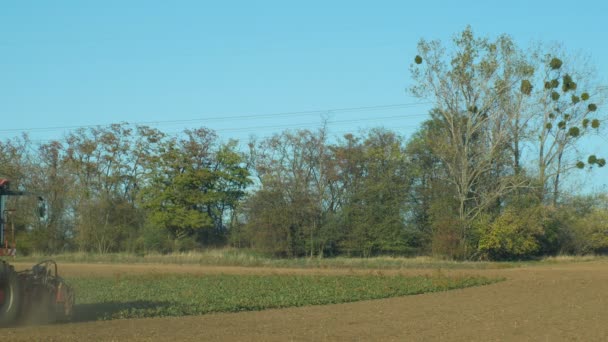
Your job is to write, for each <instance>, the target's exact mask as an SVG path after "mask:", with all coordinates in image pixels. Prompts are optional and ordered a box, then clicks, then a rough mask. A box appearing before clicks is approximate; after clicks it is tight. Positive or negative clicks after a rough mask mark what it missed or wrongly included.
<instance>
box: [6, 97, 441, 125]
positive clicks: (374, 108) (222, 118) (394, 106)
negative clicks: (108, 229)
mask: <svg viewBox="0 0 608 342" xmlns="http://www.w3.org/2000/svg"><path fill="white" fill-rule="evenodd" d="M431 103H432V102H414V103H402V104H391V105H377V106H362V107H345V108H332V109H323V110H311V111H295V112H279V113H269V114H251V115H231V116H218V117H210V118H200V119H185V120H159V121H136V122H127V124H129V125H155V126H156V125H167V124H187V123H194V122H201V121H205V122H209V121H216V122H217V121H229V120H230V121H232V120H239V119H240V120H242V119H261V118H272V117H281V116H300V115H320V114H331V113H345V112H361V111H378V110H389V109H403V108H410V107H415V106H420V105H427V104H431ZM101 126H106V125H101V124H92V125H79V126H53V127H34V128H8V129H2V130H0V133H15V132H43V131H54V130H66V129H80V128H94V127H101Z"/></svg>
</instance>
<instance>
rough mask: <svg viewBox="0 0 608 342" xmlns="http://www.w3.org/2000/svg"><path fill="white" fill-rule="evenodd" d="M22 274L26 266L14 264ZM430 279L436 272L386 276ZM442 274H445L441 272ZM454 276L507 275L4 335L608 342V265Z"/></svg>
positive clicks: (106, 270) (123, 268)
mask: <svg viewBox="0 0 608 342" xmlns="http://www.w3.org/2000/svg"><path fill="white" fill-rule="evenodd" d="M18 266H21V267H24V265H18ZM61 270H62V271H63V274H65V275H98V276H115V275H117V274H134V273H167V272H172V273H176V272H177V273H194V274H199V273H200V274H209V273H230V274H254V273H255V274H283V273H315V274H318V273H321V274H330V273H331V274H335V273H353V272H354V273H370V272H371V273H374V272H376V273H378V272H380V271H353V270H331V269H314V270H309V269H274V268H243V267H208V266H194V265H191V266H175V265H106V264H63V265H61ZM397 272H398V273H406V274H420V273H427V274H428V273H434V272H437V271H436V270H406V271H381V273H397ZM443 272H445V271H443ZM447 272H448V273H453V274H480V275H487V276H503V277H506V278H507V280H506V281H503V282H500V283H497V284H493V285H488V286H482V287H476V288H467V289H461V290H453V291H448V292H441V293H430V294H423V295H416V296H407V297H399V298H389V299H382V300H373V301H363V302H356V303H348V304H338V305H325V306H309V307H302V308H291V309H277V310H267V311H260V312H244V313H228V314H211V315H205V316H191V317H178V318H152V319H129V320H115V321H98V322H87V323H72V324H56V325H46V326H36V327H21V328H5V329H0V336H2V337H4V338H8V339H9V340H10V341H18V340H28V341H41V340H44V341H90V340H95V341H97V340H103V341H117V340H121V341H122V340H129V341H134V340H144V341H148V340H150V341H160V340H174V341H182V340H192V341H200V340H216V341H226V340H234V341H250V340H256V341H300V340H303V341H309V340H310V341H312V340H314V341H334V340H349V341H350V340H355V341H370V340H371V341H410V340H416V341H418V340H420V341H563V340H567V341H570V340H574V341H606V340H608V324H607V322H608V310H607V309H608V262H606V261H594V262H585V263H563V264H556V265H550V266H548V265H544V266H531V267H522V268H514V269H503V270H456V271H447Z"/></svg>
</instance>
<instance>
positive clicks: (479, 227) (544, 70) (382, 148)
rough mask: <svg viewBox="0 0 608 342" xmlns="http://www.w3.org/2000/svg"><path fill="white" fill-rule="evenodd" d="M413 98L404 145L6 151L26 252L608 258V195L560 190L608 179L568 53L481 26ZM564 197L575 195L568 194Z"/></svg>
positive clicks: (287, 139) (87, 139)
mask: <svg viewBox="0 0 608 342" xmlns="http://www.w3.org/2000/svg"><path fill="white" fill-rule="evenodd" d="M410 69H411V75H412V81H413V86H412V88H411V89H410V91H411V93H412V94H413V95H415V96H417V97H419V98H422V99H426V100H429V101H432V103H433V109H432V110H431V112H430V113H429V117H428V119H427V120H426V121H425V122H424V123H422V125H421V126H420V127H419V129H418V130H417V131H416V133H415V134H413V135H412V136H409V137H403V136H402V135H400V134H399V132H395V131H392V130H390V129H385V128H376V129H371V130H368V131H366V132H359V133H356V134H355V133H352V134H346V135H344V136H342V137H332V136H330V135H329V132H328V130H327V129H326V127H322V128H319V129H312V130H309V129H303V130H286V131H283V132H281V133H277V134H274V135H272V136H270V137H265V138H262V139H260V140H255V139H252V140H251V141H249V143H248V148H247V149H246V150H242V149H240V148H239V145H238V142H237V141H233V140H229V141H222V140H221V139H220V137H219V136H218V135H217V134H216V132H214V131H212V130H210V129H207V128H204V127H202V128H196V129H187V130H185V131H184V132H182V133H181V134H180V135H178V136H170V135H167V134H166V133H164V132H162V131H161V130H159V129H156V128H152V127H148V126H133V125H129V124H126V123H123V124H113V125H110V126H107V127H93V128H81V129H77V130H74V131H72V132H70V133H68V134H67V135H66V136H65V137H64V138H62V139H60V140H55V141H50V142H44V143H34V142H32V141H30V140H29V139H28V137H27V136H22V137H18V138H13V139H6V140H4V141H0V176H1V177H6V178H10V179H11V180H12V184H13V187H17V188H22V189H27V190H29V191H32V192H37V193H40V194H41V195H42V196H43V197H44V198H45V199H46V202H47V213H46V216H45V217H44V218H43V219H39V218H37V217H35V216H34V215H31V211H29V209H31V208H33V206H34V200H29V199H27V198H20V199H11V202H10V205H11V206H14V207H17V208H19V209H20V210H19V211H18V212H17V213H16V214H14V216H13V222H14V223H15V226H16V227H17V235H18V241H19V248H20V250H21V251H22V252H25V253H27V252H34V251H37V252H44V253H58V252H64V251H73V250H79V251H90V252H97V253H108V252H117V251H128V252H136V253H145V252H150V251H158V252H170V251H184V250H191V249H197V248H206V247H218V246H226V245H231V246H235V247H238V248H249V249H254V250H258V251H261V252H264V253H267V254H270V255H274V256H279V257H302V256H310V257H327V256H336V255H349V256H363V257H369V256H374V255H419V254H433V255H437V256H443V257H448V258H455V259H475V260H478V259H493V260H502V259H521V258H529V257H535V256H540V255H550V254H558V253H573V254H576V253H578V254H585V253H604V252H608V224H607V223H606V222H608V197H607V196H606V195H605V194H600V195H593V196H590V195H587V196H585V195H581V194H577V193H571V192H569V191H564V188H567V185H568V183H564V177H566V176H567V175H569V174H570V173H572V172H589V174H590V175H593V169H595V168H598V167H603V166H605V164H606V162H605V159H604V158H602V157H601V156H596V155H587V154H585V150H584V146H585V144H586V143H587V142H588V141H589V140H588V139H589V137H591V136H593V135H597V134H600V129H601V128H602V127H601V125H600V123H601V122H602V119H603V117H602V116H601V114H600V112H599V110H598V109H599V106H600V104H601V103H602V100H603V98H602V96H601V92H599V91H598V90H597V88H596V87H594V84H593V76H594V74H593V73H592V72H590V71H589V70H590V68H589V65H588V64H586V63H585V62H584V61H582V62H581V61H580V60H577V59H576V58H572V56H571V55H568V54H567V53H565V52H564V51H563V50H560V49H556V48H551V49H547V48H544V47H536V48H534V49H529V50H526V51H524V50H522V49H520V48H519V47H518V46H517V45H516V44H515V43H514V42H513V41H512V39H511V38H510V37H509V36H506V35H503V36H500V37H498V38H496V39H494V40H490V39H488V38H479V37H476V36H475V35H474V34H473V32H472V30H471V29H470V28H467V29H465V30H464V31H463V32H461V33H459V34H458V35H456V36H455V38H454V40H453V42H452V45H451V47H450V48H449V49H446V47H445V46H444V45H443V44H442V43H441V42H438V41H426V40H421V41H420V43H419V44H418V54H417V55H416V56H415V58H413V62H412V63H411V65H410ZM565 184H566V185H565Z"/></svg>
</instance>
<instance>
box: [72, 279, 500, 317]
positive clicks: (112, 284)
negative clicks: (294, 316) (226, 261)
mask: <svg viewBox="0 0 608 342" xmlns="http://www.w3.org/2000/svg"><path fill="white" fill-rule="evenodd" d="M499 280H500V279H489V278H483V277H445V276H416V277H406V276H385V275H365V276H310V275H270V276H268V275H265V276H260V275H203V276H196V275H144V276H120V277H119V276H117V277H115V278H72V279H69V282H70V283H71V284H72V285H73V286H74V288H75V290H76V293H77V305H76V309H75V310H76V311H75V320H76V321H88V320H100V319H116V318H136V317H160V316H184V315H200V314H207V313H214V312H237V311H252V310H263V309H269V308H285V307H294V306H305V305H321V304H335V303H345V302H353V301H360V300H368V299H379V298H388V297H396V296H404V295H414V294H421V293H426V292H436V291H445V290H450V289H456V288H464V287H469V286H479V285H485V284H490V283H494V282H496V281H499Z"/></svg>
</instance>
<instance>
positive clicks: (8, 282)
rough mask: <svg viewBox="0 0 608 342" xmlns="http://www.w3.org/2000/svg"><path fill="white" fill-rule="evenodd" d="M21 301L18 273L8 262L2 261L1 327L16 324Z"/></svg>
mask: <svg viewBox="0 0 608 342" xmlns="http://www.w3.org/2000/svg"><path fill="white" fill-rule="evenodd" d="M20 301H21V296H20V287H19V279H18V277H17V273H16V272H15V270H14V269H13V268H12V267H10V266H9V265H8V264H7V263H6V262H4V261H0V326H7V325H11V324H14V323H15V320H16V318H17V314H18V313H19V308H20V304H21V303H20Z"/></svg>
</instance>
